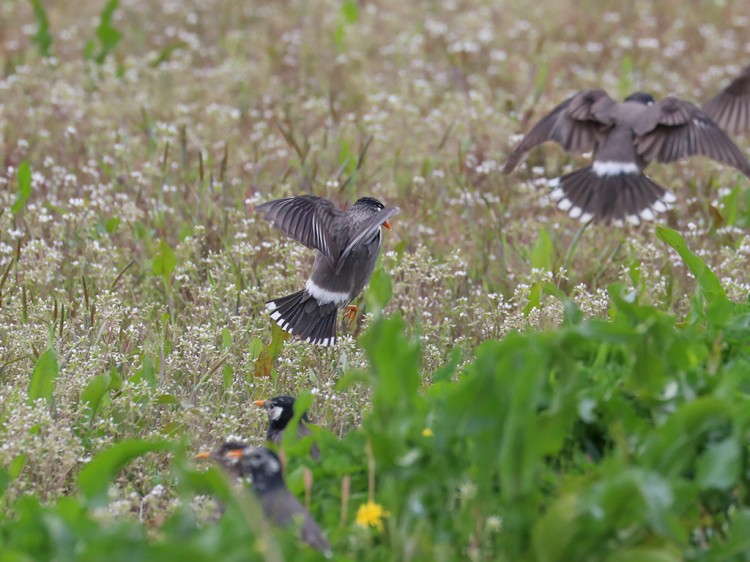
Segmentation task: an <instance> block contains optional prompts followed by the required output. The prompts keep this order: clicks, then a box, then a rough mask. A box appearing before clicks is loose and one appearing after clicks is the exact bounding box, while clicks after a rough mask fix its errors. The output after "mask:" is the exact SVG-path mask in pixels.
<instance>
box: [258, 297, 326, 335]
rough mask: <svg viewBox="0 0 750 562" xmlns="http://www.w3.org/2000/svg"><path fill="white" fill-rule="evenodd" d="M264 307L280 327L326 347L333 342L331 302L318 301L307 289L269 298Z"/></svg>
mask: <svg viewBox="0 0 750 562" xmlns="http://www.w3.org/2000/svg"><path fill="white" fill-rule="evenodd" d="M266 310H267V311H268V313H269V314H270V316H271V319H272V320H273V321H274V322H276V324H278V325H279V327H280V328H281V329H282V330H284V331H285V332H288V333H290V334H292V335H295V336H297V337H298V338H301V339H303V340H305V341H306V342H308V343H311V344H314V345H321V346H323V347H328V346H331V345H334V344H335V343H336V315H337V312H338V307H337V306H336V305H335V304H334V303H320V302H319V301H318V300H317V299H316V298H315V297H314V296H313V295H311V294H310V293H309V292H308V291H307V290H306V289H303V290H302V291H297V292H296V293H292V294H291V295H287V296H285V297H280V298H278V299H274V300H271V301H268V302H267V303H266Z"/></svg>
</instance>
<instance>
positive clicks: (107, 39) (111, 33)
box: [84, 0, 122, 64]
mask: <svg viewBox="0 0 750 562" xmlns="http://www.w3.org/2000/svg"><path fill="white" fill-rule="evenodd" d="M119 5H120V2H119V0H109V1H108V2H107V3H106V4H105V6H104V9H103V10H102V12H101V14H99V25H98V26H97V27H96V39H91V40H90V41H88V42H87V43H86V47H85V49H84V56H85V57H86V58H87V59H94V60H95V61H96V62H97V63H98V64H102V63H103V62H104V61H105V60H106V59H107V56H108V55H109V53H110V52H112V50H113V49H114V48H115V47H116V46H117V45H118V44H119V43H120V40H121V39H122V33H120V31H119V30H117V29H116V28H115V27H114V26H113V25H112V18H113V16H114V13H115V11H116V10H117V8H118V7H119ZM97 43H98V47H99V48H98V50H97Z"/></svg>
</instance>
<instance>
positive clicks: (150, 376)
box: [130, 353, 156, 388]
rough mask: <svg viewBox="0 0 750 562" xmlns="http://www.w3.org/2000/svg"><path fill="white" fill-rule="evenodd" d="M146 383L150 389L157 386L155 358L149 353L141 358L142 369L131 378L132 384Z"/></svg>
mask: <svg viewBox="0 0 750 562" xmlns="http://www.w3.org/2000/svg"><path fill="white" fill-rule="evenodd" d="M142 380H143V381H146V382H147V383H148V384H149V386H150V387H152V388H153V387H154V386H156V366H155V365H154V358H153V357H152V356H151V354H149V353H144V354H143V356H142V357H141V368H140V369H139V370H138V372H136V373H135V374H134V375H133V376H132V377H131V378H130V382H134V383H135V382H139V381H142Z"/></svg>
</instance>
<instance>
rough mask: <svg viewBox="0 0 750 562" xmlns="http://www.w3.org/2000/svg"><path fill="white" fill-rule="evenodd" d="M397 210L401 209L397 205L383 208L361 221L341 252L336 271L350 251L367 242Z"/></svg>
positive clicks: (339, 269) (339, 268)
mask: <svg viewBox="0 0 750 562" xmlns="http://www.w3.org/2000/svg"><path fill="white" fill-rule="evenodd" d="M399 212H401V209H399V208H398V207H390V208H388V209H383V210H381V211H379V212H378V213H377V214H376V215H373V216H372V217H370V218H369V219H368V220H367V221H365V222H364V223H362V224H361V225H360V227H359V229H358V230H357V232H356V233H355V235H354V236H353V237H352V238H351V240H350V241H349V244H347V246H346V248H344V251H343V252H341V258H340V259H339V261H338V265H337V266H336V273H338V272H339V271H341V266H342V265H343V264H344V263H345V262H346V258H347V257H348V256H349V254H351V253H352V251H354V250H355V249H356V248H357V247H358V246H359V245H361V244H363V243H367V242H369V241H370V240H371V239H372V237H373V236H375V233H376V232H377V231H378V229H379V228H380V227H381V226H382V225H383V223H384V222H385V221H387V220H388V219H390V218H391V217H392V216H393V215H396V214H398V213H399Z"/></svg>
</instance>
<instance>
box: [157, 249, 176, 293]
mask: <svg viewBox="0 0 750 562" xmlns="http://www.w3.org/2000/svg"><path fill="white" fill-rule="evenodd" d="M175 267H177V258H175V255H174V250H172V248H171V247H170V245H169V244H167V241H166V240H162V241H161V242H160V243H159V250H158V251H157V252H156V255H155V256H154V259H153V262H152V264H151V271H152V272H153V274H154V275H157V276H160V277H162V278H163V279H164V283H166V284H167V285H168V284H169V281H170V278H171V277H172V272H173V271H174V269H175Z"/></svg>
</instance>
